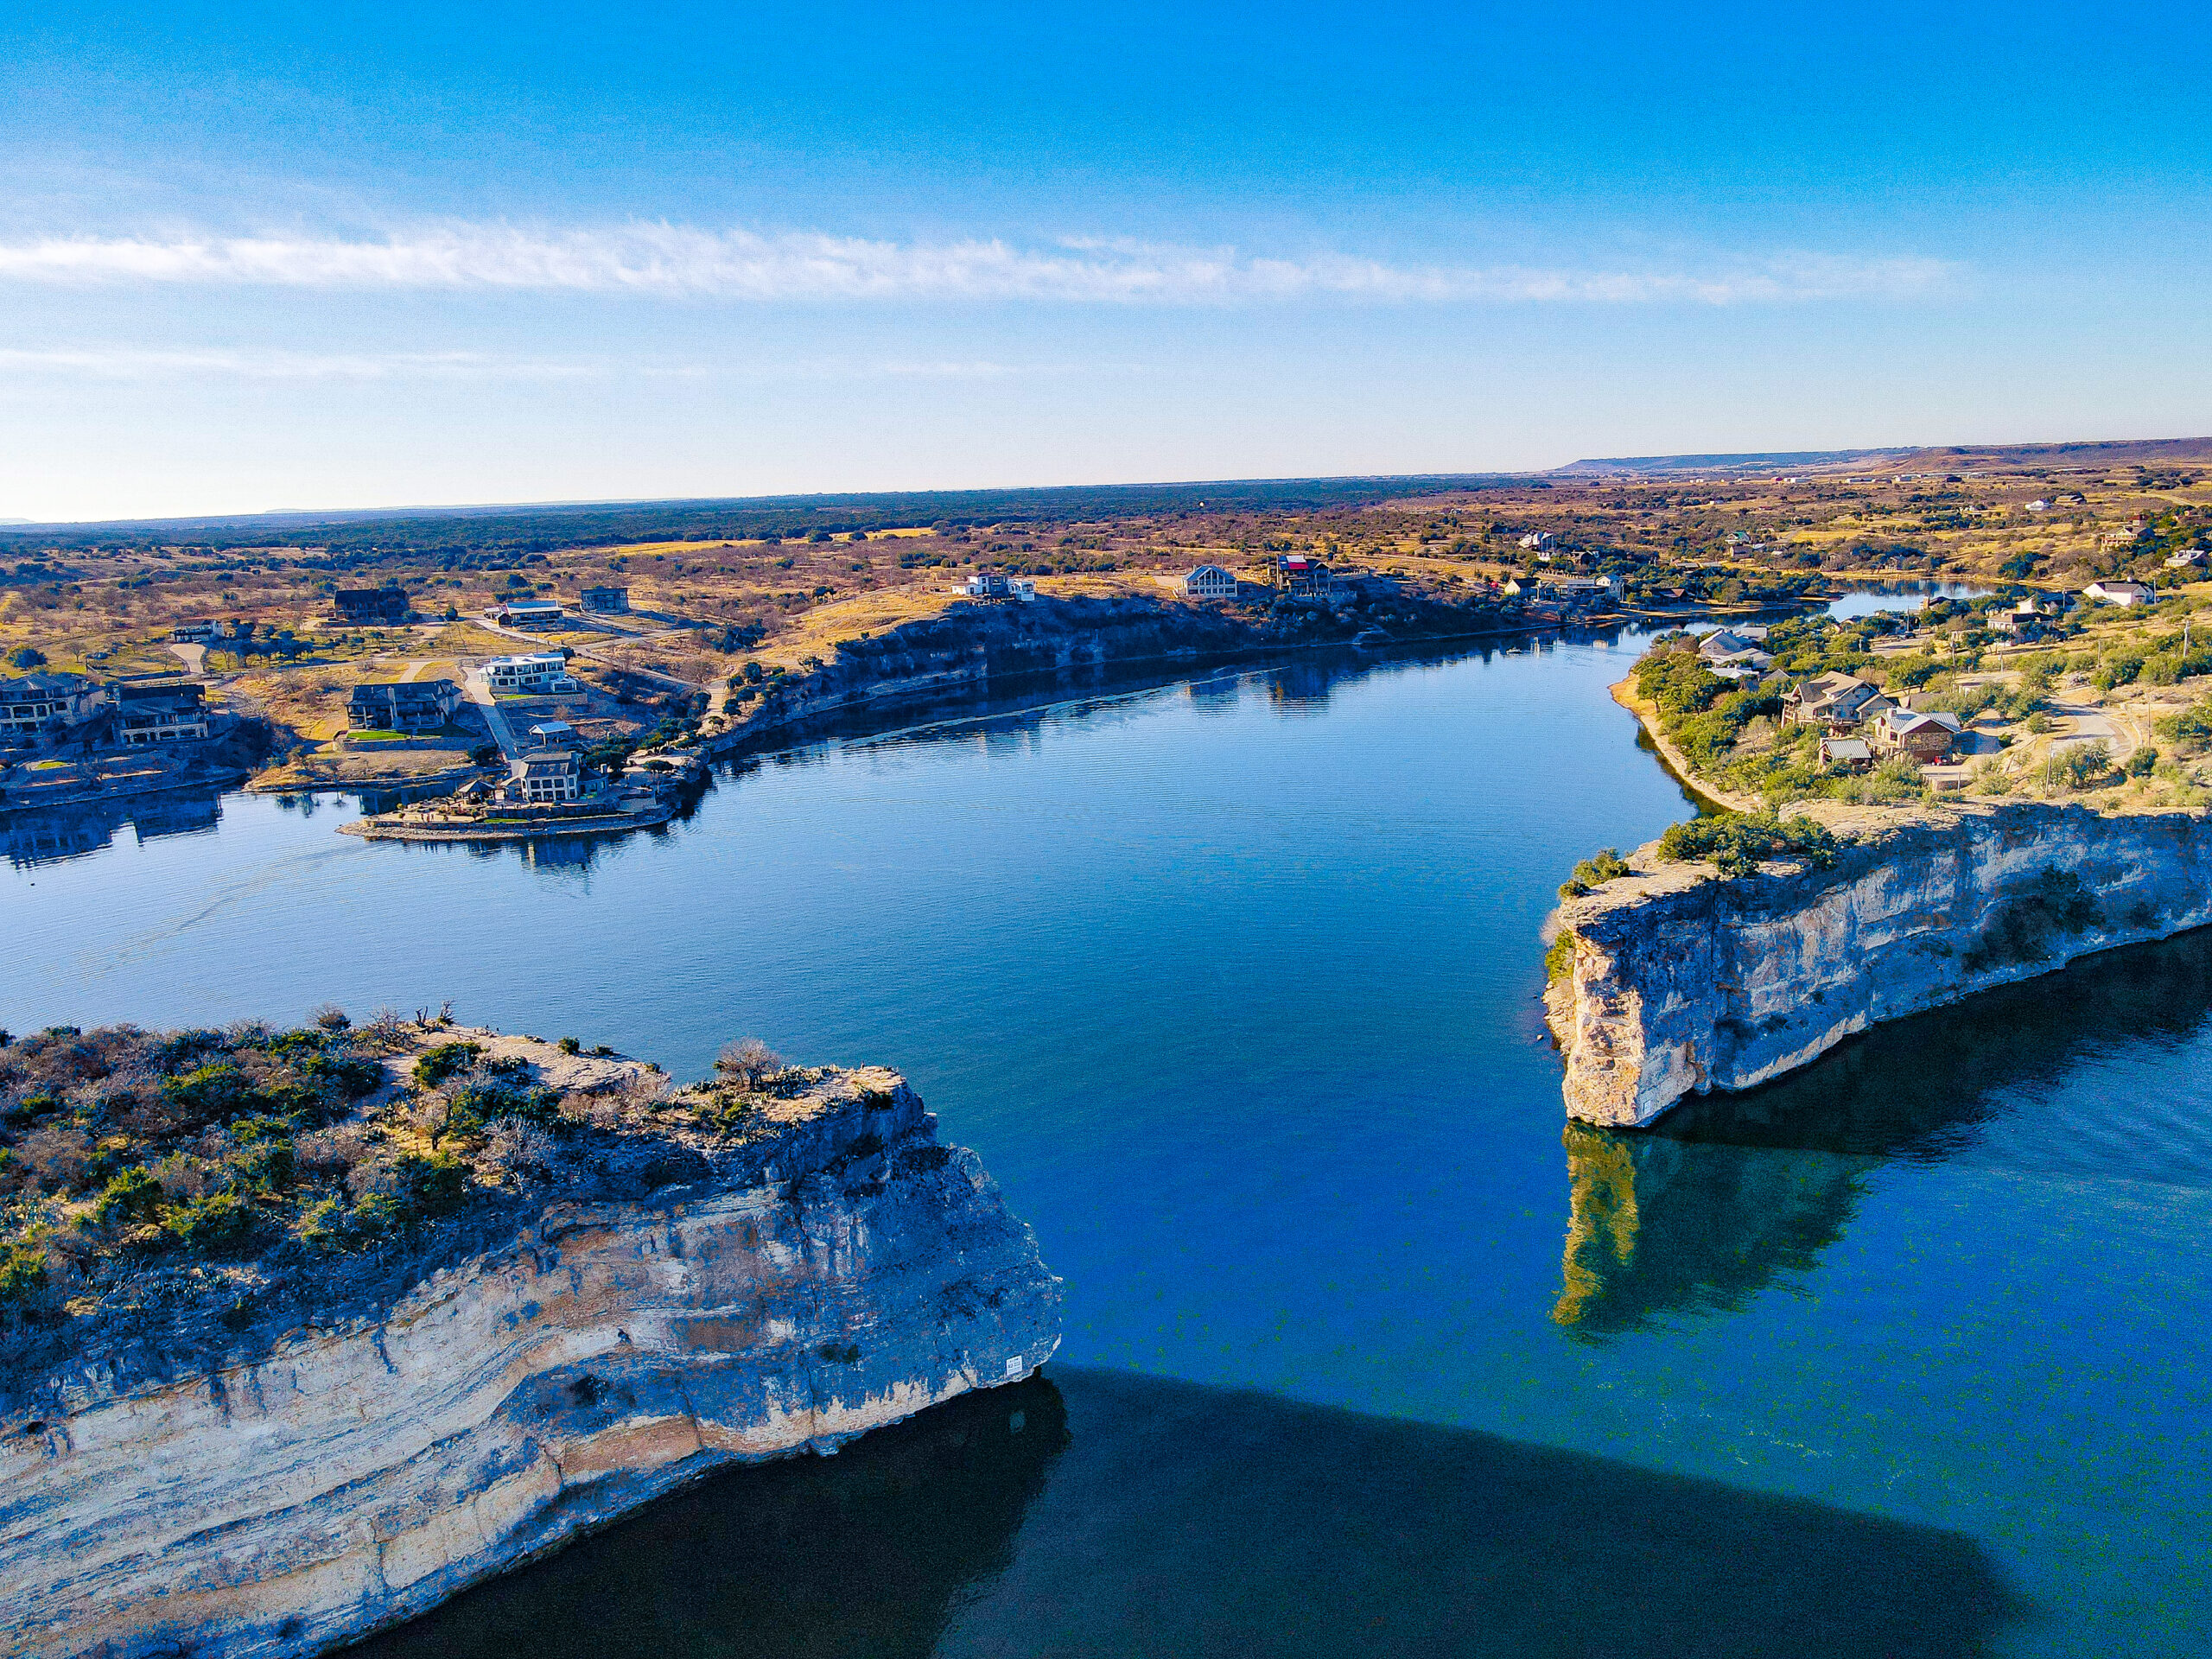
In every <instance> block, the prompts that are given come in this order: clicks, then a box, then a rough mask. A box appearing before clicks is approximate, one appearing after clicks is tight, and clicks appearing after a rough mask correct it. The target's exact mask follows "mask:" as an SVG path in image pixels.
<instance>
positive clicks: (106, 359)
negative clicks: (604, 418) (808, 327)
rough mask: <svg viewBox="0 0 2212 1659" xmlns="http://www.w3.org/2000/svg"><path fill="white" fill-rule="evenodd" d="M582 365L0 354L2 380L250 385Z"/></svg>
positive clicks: (108, 350) (539, 374)
mask: <svg viewBox="0 0 2212 1659" xmlns="http://www.w3.org/2000/svg"><path fill="white" fill-rule="evenodd" d="M594 372H597V370H596V368H595V366H594V365H592V364H589V363H586V362H564V361H562V360H560V359H537V358H499V357H491V356H487V355H485V354H484V353H478V352H296V351H245V352H239V351H228V350H223V349H219V348H200V349H189V348H188V349H183V350H151V349H147V348H143V347H139V346H83V347H59V348H41V349H36V350H15V349H6V348H0V375H5V374H10V373H15V374H60V375H69V376H74V377H78V378H98V379H109V380H149V379H160V378H169V377H173V376H180V375H219V376H227V377H232V378H242V379H249V380H395V379H414V378H440V379H463V378H501V379H518V378H526V379H546V380H553V379H573V378H578V377H581V376H585V375H589V374H592V373H594Z"/></svg>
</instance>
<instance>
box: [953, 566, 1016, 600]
mask: <svg viewBox="0 0 2212 1659" xmlns="http://www.w3.org/2000/svg"><path fill="white" fill-rule="evenodd" d="M960 591H961V592H962V593H963V594H967V595H968V597H969V598H970V599H1012V598H1013V597H1014V583H1013V582H1010V581H1009V580H1008V579H1007V575H1006V573H1005V572H1004V571H1002V570H978V571H977V572H976V574H975V575H972V576H970V577H969V578H968V580H967V582H965V583H963V585H962V587H961V589H960Z"/></svg>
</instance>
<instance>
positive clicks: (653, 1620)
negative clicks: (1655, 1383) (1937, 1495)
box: [360, 1370, 2021, 1659]
mask: <svg viewBox="0 0 2212 1659" xmlns="http://www.w3.org/2000/svg"><path fill="white" fill-rule="evenodd" d="M2018 1611H2021V1609H2020V1607H2019V1605H2018V1603H2017V1602H2016V1600H2015V1599H2014V1598H2013V1597H2012V1594H2011V1593H2010V1592H2008V1591H2007V1589H2006V1588H2005V1585H2004V1583H2003V1581H2002V1580H2001V1579H2000V1577H1999V1573H1998V1571H1997V1569H1996V1568H1995V1567H1994V1565H1993V1562H1992V1561H1991V1560H1990V1559H1989V1558H1988V1556H1987V1555H1986V1554H1985V1553H1984V1551H1983V1549H1982V1548H1981V1547H1980V1545H1979V1544H1978V1543H1976V1542H1974V1541H1973V1540H1971V1539H1968V1538H1965V1537H1962V1536H1960V1535H1955V1534H1952V1533H1948V1532H1943V1531H1938V1530H1935V1529H1929V1528H1925V1527H1920V1526H1915V1525H1910V1524H1905V1523H1902V1522H1894V1521H1888V1520H1883V1519H1878V1518H1874V1517H1870V1516H1860V1515H1854V1514H1851V1513H1848V1512H1847V1511H1843V1510H1835V1509H1832V1508H1828V1507H1826V1506H1823V1505H1821V1504H1817V1503H1806V1502H1803V1501H1800V1500H1796V1499H1791V1498H1783V1497H1770V1496H1766V1495H1763V1494H1759V1493H1755V1492H1749V1491H1740V1490H1738V1489H1736V1488H1732V1487H1728V1486H1723V1485H1719V1484H1716V1483H1713V1482H1711V1481H1706V1480H1699V1479H1692V1478H1683V1477H1678V1476H1671V1475H1664V1474H1656V1473H1652V1472H1650V1471H1644V1470H1641V1469H1637V1468H1634V1467H1631V1466H1630V1465H1624V1464H1620V1463H1617V1462H1612V1461H1610V1460H1608V1459H1601V1458H1595V1457H1592V1456H1589V1455H1587V1454H1586V1453H1581V1452H1561V1451H1554V1450H1551V1449H1549V1448H1546V1447H1540V1446H1528V1445H1522V1444H1520V1443H1517V1442H1515V1441H1510V1440H1501V1439H1498V1438H1497V1437H1495V1436H1492V1435H1488V1434H1483V1433H1474V1432H1471V1431H1468V1430H1461V1429H1450V1428H1440V1427H1432V1426H1429V1425H1426V1424H1420V1423H1408V1422H1402V1421H1392V1420H1389V1419H1384V1418H1376V1417H1369V1416H1363V1415H1361V1414H1357V1413H1353V1412H1347V1411H1342V1410H1336V1409H1332V1408H1325V1407H1319V1406H1309V1405H1301V1404H1298V1403H1295V1402H1290V1401H1286V1400H1282V1399H1280V1398H1277V1397H1275V1396H1273V1395H1261V1394H1249V1393H1235V1392H1230V1391H1226V1390H1222V1389H1209V1388H1203V1387H1199V1386H1197V1385H1194V1384H1190V1383H1177V1382H1168V1381H1163V1380H1160V1379H1156V1378H1150V1377H1143V1376H1132V1375H1128V1374H1126V1373H1117V1372H1098V1371H1087V1370H1069V1371H1066V1372H1065V1373H1062V1374H1060V1375H1058V1376H1057V1377H1056V1378H1055V1379H1053V1380H1052V1381H1046V1380H1044V1379H1042V1378H1039V1379H1037V1380H1033V1381H1032V1382H1030V1383H1026V1384H1022V1385H1020V1386H1018V1387H1016V1388H1013V1389H1006V1390H1003V1391H994V1392H992V1393H990V1394H987V1395H982V1396H980V1397H976V1396H970V1397H969V1398H967V1399H965V1400H962V1401H957V1402H952V1403H951V1404H950V1405H948V1406H945V1407H943V1408H938V1409H937V1410H934V1411H931V1412H928V1413H925V1414H924V1415H923V1416H922V1417H920V1418H918V1419H917V1420H915V1421H912V1422H910V1423H907V1424H904V1425H901V1426H900V1427H897V1428H893V1429H890V1430H886V1431H883V1432H881V1433H877V1434H874V1435H870V1436H868V1437H867V1438H865V1439H863V1440H860V1441H858V1442H856V1443H855V1444H854V1445H853V1446H849V1447H848V1448H846V1450H845V1451H844V1452H842V1453H841V1454H839V1455H838V1456H837V1457H836V1458H833V1459H798V1460H794V1461H791V1462H788V1463H783V1464H777V1465H768V1466H766V1467H760V1468H753V1469H743V1470H738V1471H733V1472H731V1473H730V1474H728V1475H726V1476H723V1477H721V1478H716V1479H715V1480H713V1481H711V1482H709V1483H708V1484H705V1485H702V1486H701V1487H699V1488H697V1489H696V1490H694V1491H690V1492H688V1493H686V1494H683V1495H682V1496H680V1497H674V1498H671V1499H670V1500H668V1501H666V1502H664V1503H660V1504H658V1505H656V1506H655V1507H654V1508H652V1509H651V1510H647V1511H646V1512H645V1513H644V1514H642V1515H640V1516H636V1517H633V1518H632V1519H631V1520H629V1521H627V1522H623V1523H622V1524H620V1525H619V1526H617V1527H615V1528H613V1529H610V1530H609V1531H607V1532H606V1533H604V1534H601V1535H600V1536H598V1537H596V1538H594V1539H591V1540H589V1541H586V1542H584V1543H582V1544H581V1545H579V1546H578V1547H576V1548H574V1549H572V1550H569V1551H568V1552H567V1553H565V1554H562V1555H560V1556H558V1557H556V1559H554V1560H550V1561H547V1562H543V1563H541V1564H539V1565H537V1566H536V1567H530V1568H527V1569H525V1570H524V1571H523V1572H521V1573H516V1574H514V1575H512V1576H511V1577H509V1578H506V1579H504V1580H498V1581H496V1582H494V1583H493V1584H490V1585H487V1586H482V1587H481V1588H480V1589H478V1590H475V1591H474V1592H470V1593H469V1594H467V1595H466V1596H463V1597H461V1598H460V1599H457V1600H456V1601H454V1602H453V1603H451V1604H450V1605H448V1606H446V1607H444V1608H442V1609H440V1610H438V1611H435V1612H433V1613H432V1614H430V1615H429V1616H428V1617H427V1618H423V1619H421V1620H419V1621H417V1622H416V1624H411V1625H409V1626H407V1627H404V1628H403V1629H401V1630H396V1631H393V1632H391V1633H389V1634H388V1635H386V1636H385V1637H380V1638H378V1640H376V1641H375V1642H373V1643H370V1644H369V1645H368V1646H367V1647H365V1648H364V1649H361V1650H360V1651H362V1652H363V1653H364V1654H366V1655H372V1656H374V1659H416V1656H421V1659H429V1656H432V1655H435V1656H439V1659H493V1656H499V1659H506V1656H509V1655H512V1654H516V1653H524V1652H526V1653H529V1654H531V1655H532V1656H533V1659H568V1656H575V1659H582V1656H585V1655H593V1656H602V1655H604V1656H627V1655H638V1656H644V1655H648V1654H651V1655H653V1656H671V1659H682V1656H695V1655H696V1656H702V1659H703V1656H709V1655H712V1656H717V1659H726V1656H727V1659H736V1656H746V1659H752V1656H760V1659H767V1656H808V1659H822V1656H854V1659H858V1656H863V1655H865V1656H871V1659H874V1656H886V1659H890V1656H919V1655H923V1654H929V1653H937V1654H943V1655H948V1656H951V1655H963V1654H1009V1653H1020V1654H1024V1655H1029V1654H1077V1653H1082V1654H1096V1653H1132V1654H1134V1653H1142V1654H1178V1655H1180V1654H1240V1655H1243V1654H1255V1655H1306V1654H1313V1655H1324V1654H1326V1655H1338V1654H1344V1653H1348V1652H1355V1651H1357V1652H1364V1653H1372V1654H1437V1655H1445V1654H1452V1655H1496V1656H1499V1659H1504V1656H1514V1659H1528V1656H1552V1659H1582V1656H1588V1659H1596V1656H1600V1655H1604V1656H1614V1655H1619V1654H1624V1653H1637V1654H1642V1655H1649V1656H1692V1655H1694V1656H1699V1659H1730V1656H1739V1655H1740V1656H1751V1655H1762V1656H1764V1655H1771V1654H1776V1653H1808V1654H1810V1653H1818V1654H1822V1655H1828V1656H1839V1659H1856V1656H1866V1659H1873V1656H1877V1655H1880V1656H1889V1659H1918V1656H1927V1659H1939V1656H1968V1655H1974V1654H1980V1653H1983V1652H1985V1651H1986V1650H1987V1649H1988V1647H1989V1644H1990V1643H1991V1641H1992V1640H1993V1637H1994V1635H1995V1633H1996V1631H1997V1630H1998V1629H1999V1626H2000V1625H2001V1624H2004V1623H2005V1621H2006V1620H2007V1619H2008V1618H2011V1617H2013V1616H2014V1615H2015V1614H2017V1613H2018Z"/></svg>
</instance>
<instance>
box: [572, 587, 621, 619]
mask: <svg viewBox="0 0 2212 1659" xmlns="http://www.w3.org/2000/svg"><path fill="white" fill-rule="evenodd" d="M576 608H577V609H578V610H580V611H582V612H584V613H587V614H588V615H592V616H620V615H621V614H622V613H625V612H626V611H627V610H628V609H629V608H630V590H629V589H628V588H585V589H584V590H583V591H582V593H581V594H577V595H576Z"/></svg>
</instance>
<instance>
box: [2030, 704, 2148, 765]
mask: <svg viewBox="0 0 2212 1659" xmlns="http://www.w3.org/2000/svg"><path fill="white" fill-rule="evenodd" d="M2050 712H2051V713H2052V714H2054V715H2058V716H2059V717H2060V718H2062V719H2063V720H2068V721H2072V722H2073V730H2071V731H2069V732H2067V733H2065V734H2063V735H2062V736H2059V737H2054V738H2053V739H2051V741H2050V747H2051V748H2052V749H2053V750H2054V751H2056V750H2059V749H2070V748H2072V747H2075V745H2076V744H2078V743H2099V742H2101V743H2103V744H2104V745H2105V746H2106V747H2107V748H2109V749H2110V750H2111V751H2112V758H2113V761H2114V762H2115V763H2117V762H2119V761H2121V760H2126V759H2127V757H2128V756H2129V755H2130V754H2132V753H2134V751H2135V734H2134V732H2133V730H2131V729H2130V728H2129V727H2128V726H2127V724H2126V722H2125V721H2116V720H2114V719H2113V717H2112V716H2111V715H2107V713H2105V711H2104V710H2103V709H2092V708H2090V707H2088V705H2087V704H2084V703H2072V702H2054V703H2052V704H2051V705H2050Z"/></svg>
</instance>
